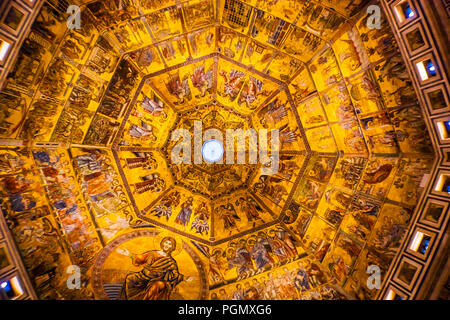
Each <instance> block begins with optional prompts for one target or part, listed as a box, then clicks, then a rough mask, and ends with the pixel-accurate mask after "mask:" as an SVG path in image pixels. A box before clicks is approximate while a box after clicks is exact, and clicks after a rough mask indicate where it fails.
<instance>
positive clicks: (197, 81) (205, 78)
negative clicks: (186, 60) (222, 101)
mask: <svg viewBox="0 0 450 320" xmlns="http://www.w3.org/2000/svg"><path fill="white" fill-rule="evenodd" d="M191 81H192V84H193V85H194V87H195V88H197V90H198V91H200V95H197V96H196V98H200V97H202V98H203V97H204V96H205V95H206V92H209V93H210V90H211V88H212V84H213V71H212V70H211V69H210V70H208V71H207V72H206V73H205V66H204V65H202V66H199V67H197V68H195V70H194V74H193V75H192V76H191Z"/></svg>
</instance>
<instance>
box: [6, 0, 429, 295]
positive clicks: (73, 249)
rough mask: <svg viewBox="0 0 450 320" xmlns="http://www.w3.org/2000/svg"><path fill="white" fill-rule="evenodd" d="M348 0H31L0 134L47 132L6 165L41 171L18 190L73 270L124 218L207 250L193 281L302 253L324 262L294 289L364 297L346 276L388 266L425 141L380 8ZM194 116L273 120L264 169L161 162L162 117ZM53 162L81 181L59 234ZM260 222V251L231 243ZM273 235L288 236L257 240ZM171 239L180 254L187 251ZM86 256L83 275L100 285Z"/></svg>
mask: <svg viewBox="0 0 450 320" xmlns="http://www.w3.org/2000/svg"><path fill="white" fill-rule="evenodd" d="M362 2H364V1H351V0H345V1H342V0H339V1H333V0H328V1H321V2H320V3H319V2H318V1H306V0H305V1H284V0H283V1H276V0H275V1H265V0H264V1H263V0H261V1H244V2H241V1H235V0H219V1H213V0H202V1H156V0H154V1H150V0H149V1H144V0H139V1H137V0H136V1H130V0H129V1H118V0H116V1H94V2H89V3H86V5H85V6H83V7H82V20H81V24H82V28H81V29H80V30H76V29H75V30H73V31H67V30H66V28H65V20H64V17H65V15H64V14H61V13H58V12H57V10H55V9H54V8H52V6H51V5H50V4H45V5H44V7H43V9H42V10H41V13H40V14H39V15H38V17H37V20H36V22H35V24H34V26H33V28H32V31H31V33H30V36H29V38H28V39H27V41H26V42H25V44H24V46H23V47H22V50H21V53H20V54H19V57H18V60H17V63H16V65H15V67H14V69H13V70H12V72H11V74H10V76H9V79H8V82H7V84H6V86H5V89H4V91H3V92H2V93H1V95H2V97H1V99H2V100H1V101H0V103H2V104H3V106H5V105H7V104H8V105H9V106H11V105H14V107H8V108H5V110H6V109H7V110H8V112H5V113H4V117H3V118H4V119H2V121H3V122H2V126H1V132H0V134H1V136H2V137H4V138H18V139H24V140H25V141H27V142H29V143H30V144H29V145H30V146H31V145H32V142H36V141H40V142H60V143H62V144H60V145H59V146H58V147H57V148H56V149H54V150H53V149H52V150H51V151H46V150H45V148H44V149H43V148H41V147H40V146H39V145H33V147H32V149H31V152H32V153H29V152H30V151H28V153H27V151H22V154H21V155H17V154H16V155H15V156H20V157H24V158H26V159H27V160H22V161H24V162H26V163H28V162H30V164H29V166H30V167H31V168H33V167H34V168H38V169H26V170H25V169H24V170H25V171H24V173H23V174H25V173H26V174H28V173H27V172H34V173H35V175H33V177H34V178H36V179H37V177H39V176H41V179H43V181H44V183H45V185H46V192H47V193H48V197H49V199H47V200H44V199H41V200H33V201H35V206H36V207H39V206H43V204H44V203H47V202H48V204H49V205H50V207H51V208H52V209H51V210H52V211H54V213H55V214H56V217H58V216H59V218H58V219H60V222H59V223H60V224H61V226H62V230H64V231H63V232H62V237H65V238H64V241H65V242H66V243H67V244H68V246H69V249H68V252H69V254H68V258H67V259H70V260H71V261H72V262H76V264H80V265H83V266H84V264H85V268H86V270H91V269H90V268H91V266H92V264H93V263H94V262H93V259H94V257H99V258H97V260H96V261H97V262H96V263H99V262H98V261H100V260H98V259H102V258H101V257H103V256H102V255H98V256H97V255H96V254H97V253H98V252H99V250H103V251H102V252H106V251H105V250H106V248H109V246H114V245H115V244H116V243H118V242H117V241H118V240H117V239H119V238H120V239H122V238H121V236H122V235H125V234H126V233H127V232H129V231H130V230H131V229H133V228H138V229H139V228H151V226H157V227H158V230H159V229H161V230H164V231H163V232H171V233H173V234H176V235H177V236H179V237H181V238H180V239H184V240H185V242H186V243H191V244H193V245H194V247H195V248H196V249H195V250H197V251H195V250H194V251H192V250H193V249H192V248H191V249H189V250H191V251H192V252H196V254H198V255H199V256H201V258H200V260H202V261H203V260H205V261H207V262H205V265H207V268H206V269H207V270H208V271H207V274H208V276H205V277H206V278H207V279H206V278H205V279H203V278H202V277H201V276H199V278H198V279H197V281H198V283H197V282H196V283H195V285H194V287H195V286H198V287H199V288H200V287H201V288H202V290H200V291H199V292H201V295H200V296H199V297H200V298H206V293H205V292H206V291H207V289H205V288H208V289H209V290H210V291H211V292H212V294H215V296H216V297H217V296H218V295H221V294H222V293H223V292H222V291H220V290H222V289H225V290H226V292H227V294H232V292H234V291H233V290H235V289H233V288H235V286H236V283H237V284H239V281H241V280H242V279H247V278H251V277H253V278H252V279H250V280H253V279H256V280H257V282H258V281H263V280H262V277H261V278H259V276H257V275H259V274H264V272H267V271H268V270H272V271H273V272H276V273H277V274H279V276H280V277H282V276H286V277H288V273H287V272H288V271H285V270H284V269H283V268H289V270H291V268H294V267H293V266H294V265H297V263H301V261H303V260H301V259H304V258H305V257H307V259H309V260H308V263H306V265H307V270H312V269H311V268H315V267H313V264H314V263H317V265H320V267H317V268H320V269H321V270H324V271H323V272H325V273H326V274H328V276H326V277H325V278H324V279H325V280H323V281H322V280H320V281H318V280H315V281H316V283H311V285H308V286H307V287H308V288H309V289H306V288H305V289H304V290H300V289H298V288H297V289H295V288H294V287H292V290H293V291H294V292H296V294H297V295H299V297H300V296H302V295H303V298H308V295H309V298H311V294H312V293H311V291H310V290H313V288H316V290H319V288H320V290H322V289H323V287H321V285H324V284H325V283H328V282H330V283H331V282H332V283H333V284H337V285H339V286H342V287H343V288H344V289H345V290H346V292H347V293H350V294H351V295H353V296H359V297H360V298H361V295H362V298H366V299H367V298H373V297H374V295H375V294H376V293H374V292H365V291H364V290H363V289H361V288H360V286H361V285H362V284H364V283H365V282H364V281H365V280H364V279H365V278H364V272H365V267H366V265H367V263H368V262H370V261H377V263H378V264H381V265H382V269H383V270H386V269H387V268H388V267H389V264H390V261H391V260H392V259H393V255H394V254H395V252H396V249H397V248H398V246H399V243H400V240H401V237H402V234H403V233H402V232H403V231H404V230H405V229H406V227H407V226H408V223H409V218H410V216H411V213H412V210H413V208H414V205H415V203H416V201H417V199H418V196H419V195H420V192H421V187H420V180H421V178H422V176H423V174H424V173H426V172H427V170H429V168H430V167H431V163H432V152H433V150H432V147H431V142H430V141H429V138H428V134H427V132H426V126H425V124H424V122H423V120H422V119H421V111H420V106H418V105H416V101H417V99H416V97H415V93H414V91H413V89H412V86H411V80H410V79H409V75H408V72H407V70H406V67H405V65H404V64H403V61H402V58H401V55H400V52H399V50H398V47H397V44H396V42H395V38H394V36H393V34H392V33H391V31H390V29H389V25H388V24H387V21H386V20H383V21H382V29H379V30H377V29H369V28H368V27H367V23H366V21H367V15H365V14H364V10H363V11H361V9H362V8H363V6H364V5H365V3H362ZM361 12H362V13H361ZM51 21H55V22H54V23H51ZM36 57H39V58H40V59H39V60H38V59H34V60H33V58H36ZM30 61H32V63H30ZM24 115H26V116H24ZM196 120H201V121H202V123H203V129H204V130H206V129H208V128H217V129H219V130H221V131H224V130H225V129H228V128H242V129H248V128H255V129H260V128H261V129H262V128H265V129H279V130H280V139H281V147H280V169H279V172H278V173H277V174H275V175H272V176H267V175H261V173H260V165H250V164H246V165H226V164H223V165H218V164H215V165H207V164H201V165H195V164H192V165H184V164H180V165H174V164H172V163H171V161H170V153H171V150H172V148H173V146H174V144H175V142H174V141H171V139H170V137H171V133H172V132H173V130H175V129H178V128H185V129H188V130H189V131H190V132H191V133H193V122H194V121H196ZM9 152H10V154H12V152H13V151H9ZM418 154H420V157H418V156H417V155H418ZM31 155H33V157H31ZM10 157H12V155H10ZM49 168H53V169H54V170H55V172H56V173H52V172H49V170H50V169H49ZM27 170H31V171H27ZM33 170H36V172H35V171H33ZM63 172H65V173H64V174H63ZM26 174H25V175H26ZM61 174H63V175H64V177H65V178H64V179H66V180H64V179H63V178H62V177H60V178H55V175H56V176H57V177H59V175H61ZM66 175H67V176H66ZM69 176H70V177H72V178H69ZM99 177H101V179H103V180H102V182H101V181H100V180H96V179H100V178H99ZM34 178H33V179H34ZM28 179H31V180H32V178H31V177H28ZM55 179H56V180H55ZM67 179H68V180H67ZM70 179H73V182H74V185H75V186H76V189H78V190H81V193H76V192H78V191H77V190H73V194H74V195H73V197H72V196H67V197H68V198H70V199H72V198H73V199H72V200H71V201H73V203H78V202H77V201H82V202H83V203H85V204H86V205H87V206H86V207H87V208H88V210H89V212H90V214H87V215H84V214H83V215H82V217H83V218H82V219H79V220H78V222H77V223H79V224H80V226H81V227H80V226H78V229H77V230H78V231H77V234H76V236H75V235H73V234H72V232H71V231H70V226H72V225H73V222H69V221H65V219H66V217H61V214H62V213H61V210H63V211H64V212H66V211H67V208H68V207H67V208H66V207H64V208H62V207H60V205H59V204H58V201H59V200H60V198H61V197H60V196H58V195H57V194H58V192H60V191H58V190H59V188H58V187H61V186H63V185H64V184H66V183H69V181H71V180H70ZM55 181H56V182H55ZM58 181H59V182H58ZM91 181H92V182H91ZM36 184H39V182H36ZM53 185H54V187H55V188H51V187H52V186H53ZM36 188H39V187H36ZM75 194H77V195H76V196H75ZM4 196H5V199H7V198H8V190H7V188H6V189H5V192H4ZM80 197H81V198H80ZM63 198H64V197H63ZM79 198H80V199H81V200H80V199H79ZM83 199H84V200H83ZM5 203H8V201H6V202H5ZM36 203H37V204H36ZM66 203H67V201H66ZM7 206H8V210H9V211H14V210H13V209H11V208H12V204H7ZM81 210H86V208H82V209H81ZM12 217H13V219H16V220H17V218H14V214H12ZM19 220H20V219H19ZM16 223H17V224H18V226H20V223H23V224H24V225H25V224H26V222H25V221H24V222H20V221H19V222H17V221H16ZM48 223H50V224H51V223H52V219H50V220H49V222H48ZM92 225H95V226H96V227H95V228H94V229H95V230H94V229H92ZM84 228H85V229H86V230H89V232H87V231H86V232H85V233H86V236H85V237H84V240H83V241H84V242H83V241H81V243H80V241H77V237H79V236H80V234H83V232H84V231H80V230H85V229H84ZM17 232H18V231H17ZM152 232H153V231H149V233H148V232H147V233H148V234H147V233H145V236H154V235H155V234H156V233H152ZM87 234H89V236H87ZM263 239H266V240H267V241H268V242H267V244H264V245H265V246H266V247H264V248H267V246H269V247H270V248H271V249H270V250H268V251H270V253H269V252H266V253H265V254H266V255H267V257H266V256H264V257H259V258H258V257H257V254H256V253H255V254H253V253H252V254H251V255H250V253H249V256H246V261H245V262H242V261H240V262H239V261H238V260H237V257H238V256H239V255H238V253H237V252H239V250H241V252H242V250H244V249H245V250H247V251H248V252H253V251H252V250H253V249H255V250H256V249H258V248H259V249H260V250H262V249H261V248H260V247H258V246H257V245H258V244H261V245H262V243H263ZM277 239H278V240H280V241H284V242H285V243H288V244H290V245H291V247H289V248H285V247H283V249H282V250H281V249H280V248H281V247H280V248H278V249H277V248H275V247H274V246H275V244H274V243H276V241H275V240H277ZM75 243H78V244H77V245H75ZM186 243H185V246H187V247H183V248H185V249H186V248H189V245H187V244H186ZM268 243H271V244H270V245H269V244H268ZM80 245H81V247H80ZM279 245H280V244H279ZM280 246H281V245H280ZM19 247H20V244H19ZM23 247H24V248H26V244H23ZM42 250H45V249H42ZM64 250H65V249H61V252H63V251H64ZM108 250H109V249H108ZM189 250H188V249H186V252H187V253H183V254H185V255H186V257H184V256H183V258H182V259H190V258H189V257H194V253H192V252H191V251H189ZM277 250H278V251H277ZM280 250H281V251H283V250H284V251H283V253H282V254H281V253H280V252H281V251H280ZM142 251H144V250H142ZM107 252H110V251H107ZM188 254H189V255H188ZM233 254H236V259H235V260H233ZM62 256H63V254H62V253H61V257H62ZM60 259H61V261H59V262H58V264H59V265H64V263H65V262H63V261H62V260H63V258H60ZM180 259H181V258H180ZM192 259H194V258H192ZM196 259H197V258H196ZM196 259H194V261H195V263H196V264H197V265H198V264H199V263H200V262H198V261H197V260H196ZM220 259H222V260H223V259H224V260H225V261H227V262H219V260H220ZM266 260H267V261H266ZM297 260H299V261H300V260H301V261H300V262H299V261H297ZM33 263H35V261H34V260H33V258H32V257H30V258H29V260H27V261H26V264H27V266H28V267H29V268H31V267H32V266H33ZM55 263H56V262H55ZM102 263H103V261H102ZM105 263H106V262H105ZM30 266H31V267H30ZM96 266H97V264H95V265H94V270H93V271H92V272H93V275H92V276H93V278H94V279H97V280H93V284H92V286H93V289H92V288H91V287H89V285H88V287H87V288H88V289H92V290H93V292H94V294H95V295H96V297H103V298H105V297H109V298H110V297H111V296H110V292H112V291H114V290H113V287H111V288H112V289H110V290H112V291H108V290H109V289H108V290H107V289H104V290H106V291H101V290H103V289H99V288H100V287H101V286H102V285H101V284H99V283H100V282H101V281H100V280H98V279H100V278H101V276H100V274H101V271H99V270H100V269H99V268H100V267H98V268H97V267H96ZM282 266H284V267H283V268H282ZM96 268H97V269H96ZM295 268H296V267H295ZM200 269H201V268H198V270H200ZM201 270H203V269H201ZM186 272H189V271H186ZM199 272H200V271H199ZM202 272H203V271H202ZM289 272H291V271H289ZM200 273H201V272H200ZM86 277H87V278H88V279H89V278H90V274H89V275H87V276H86ZM265 277H266V279H267V275H265ZM102 279H103V278H102ZM55 281H56V280H55ZM96 281H97V282H96ZM99 281H100V282H99ZM202 281H203V282H202ZM242 281H244V280H242ZM317 281H318V282H317ZM244 284H245V283H244ZM37 287H38V290H37V291H38V292H39V293H40V294H41V295H43V296H45V295H51V294H50V293H49V292H47V291H46V289H45V288H44V289H39V286H37ZM232 287H233V288H232ZM88 289H87V290H88ZM99 290H100V291H99ZM183 290H185V291H183ZM183 290H181V292H182V293H183V292H184V294H185V295H184V296H183V297H190V298H198V297H197V296H195V295H194V294H193V292H192V290H191V291H189V289H187V288H185V289H183ZM230 290H231V291H230ZM296 290H297V291H298V290H300V293H297V291H296ZM323 290H325V289H323ZM88 292H89V290H88ZM99 292H103V293H99ZM105 292H106V293H105ZM320 292H322V291H320ZM65 294H68V293H67V292H66V293H61V295H63V296H64V295H65ZM83 294H84V295H85V296H89V295H90V294H91V293H86V292H84V293H83ZM203 294H204V295H203ZM322 294H323V296H324V297H325V296H326V292H322ZM68 295H70V294H68ZM267 297H268V298H286V299H287V298H289V297H290V296H289V294H287V296H281V294H280V296H279V297H278V296H275V297H270V295H269V296H267ZM267 297H266V298H267Z"/></svg>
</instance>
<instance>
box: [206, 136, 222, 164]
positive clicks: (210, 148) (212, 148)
mask: <svg viewBox="0 0 450 320" xmlns="http://www.w3.org/2000/svg"><path fill="white" fill-rule="evenodd" d="M223 152H224V150H223V145H222V143H220V142H219V141H217V140H214V139H211V140H208V141H205V143H204V144H203V147H202V156H203V159H205V161H207V162H212V163H213V162H217V161H220V160H221V159H222V157H223Z"/></svg>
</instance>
